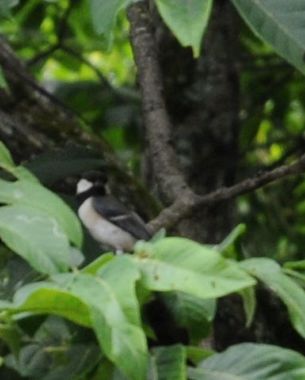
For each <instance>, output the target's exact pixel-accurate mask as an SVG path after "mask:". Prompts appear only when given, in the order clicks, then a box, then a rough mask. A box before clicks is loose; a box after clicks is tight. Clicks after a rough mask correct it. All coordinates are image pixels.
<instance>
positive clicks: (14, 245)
mask: <svg viewBox="0 0 305 380" xmlns="http://www.w3.org/2000/svg"><path fill="white" fill-rule="evenodd" d="M0 236H1V239H2V240H3V242H4V243H5V244H6V245H7V246H8V247H9V248H10V249H12V250H13V251H14V252H16V253H17V254H18V255H20V256H22V257H23V258H24V259H25V260H27V261H28V262H29V263H30V265H32V267H33V268H35V269H36V270H37V271H38V272H41V273H48V274H52V273H57V272H60V271H66V270H67V269H68V262H69V242H68V240H67V237H66V235H65V234H64V233H63V232H62V230H61V228H60V226H59V224H58V223H57V222H56V220H55V219H54V218H50V217H49V216H48V215H47V214H45V213H43V212H40V211H38V210H35V209H33V208H30V207H26V206H21V205H15V206H4V207H1V208H0Z"/></svg>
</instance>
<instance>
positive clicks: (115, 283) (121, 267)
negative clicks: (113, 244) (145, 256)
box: [98, 256, 141, 326]
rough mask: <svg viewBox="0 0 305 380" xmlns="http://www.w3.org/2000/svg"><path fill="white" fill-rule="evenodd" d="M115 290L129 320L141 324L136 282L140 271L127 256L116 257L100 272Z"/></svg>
mask: <svg viewBox="0 0 305 380" xmlns="http://www.w3.org/2000/svg"><path fill="white" fill-rule="evenodd" d="M98 274H99V276H100V277H101V278H102V279H103V280H104V281H106V282H107V284H108V285H109V286H110V287H111V289H112V291H113V292H114V294H115V296H116V298H117V300H118V301H119V303H120V306H121V308H122V309H123V311H124V313H125V316H126V317H127V319H128V321H129V322H130V323H132V324H134V325H137V326H141V316H140V306H139V302H138V299H137V296H136V282H137V281H138V280H139V278H140V272H139V270H138V268H137V266H136V265H135V263H134V261H132V260H131V259H130V258H129V257H127V256H121V257H116V258H115V259H113V260H111V261H110V262H108V263H107V265H103V266H102V268H101V270H100V271H99V272H98Z"/></svg>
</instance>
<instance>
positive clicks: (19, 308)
mask: <svg viewBox="0 0 305 380" xmlns="http://www.w3.org/2000/svg"><path fill="white" fill-rule="evenodd" d="M1 308H2V309H7V310H8V312H9V313H12V314H19V313H24V312H26V313H32V314H55V315H58V316H61V317H64V318H67V319H69V320H70V321H73V322H75V323H77V324H79V325H82V326H86V327H91V320H90V315H89V311H88V307H87V306H86V304H85V303H84V302H82V301H81V300H80V299H79V298H78V297H77V296H75V295H73V294H71V293H69V292H68V291H67V290H65V289H60V288H59V286H58V285H57V284H54V283H51V282H39V283H33V284H29V285H26V286H24V287H22V288H21V289H19V290H18V291H17V292H16V294H15V296H14V299H13V302H12V304H10V305H6V306H5V305H4V306H2V307H1Z"/></svg>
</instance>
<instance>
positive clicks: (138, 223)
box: [93, 195, 151, 240]
mask: <svg viewBox="0 0 305 380" xmlns="http://www.w3.org/2000/svg"><path fill="white" fill-rule="evenodd" d="M93 207H94V209H95V211H96V212H98V213H99V214H100V215H101V216H103V217H104V218H105V219H107V220H109V221H110V222H111V223H113V224H115V225H116V226H118V227H120V228H121V229H122V230H124V231H127V232H129V233H130V234H131V235H132V236H133V237H134V238H135V239H137V240H140V239H142V240H148V239H150V238H151V234H150V233H149V232H148V230H147V228H146V226H145V223H144V221H143V220H142V219H141V218H140V217H139V215H137V214H136V213H134V212H131V211H130V210H128V208H127V207H125V206H124V205H123V204H122V203H121V202H120V201H119V200H118V199H116V198H115V197H112V196H110V195H106V196H98V197H93Z"/></svg>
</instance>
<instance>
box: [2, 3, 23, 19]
mask: <svg viewBox="0 0 305 380" xmlns="http://www.w3.org/2000/svg"><path fill="white" fill-rule="evenodd" d="M18 4H19V0H0V17H9V16H10V14H11V12H10V10H11V8H13V7H15V6H16V5H18Z"/></svg>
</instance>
